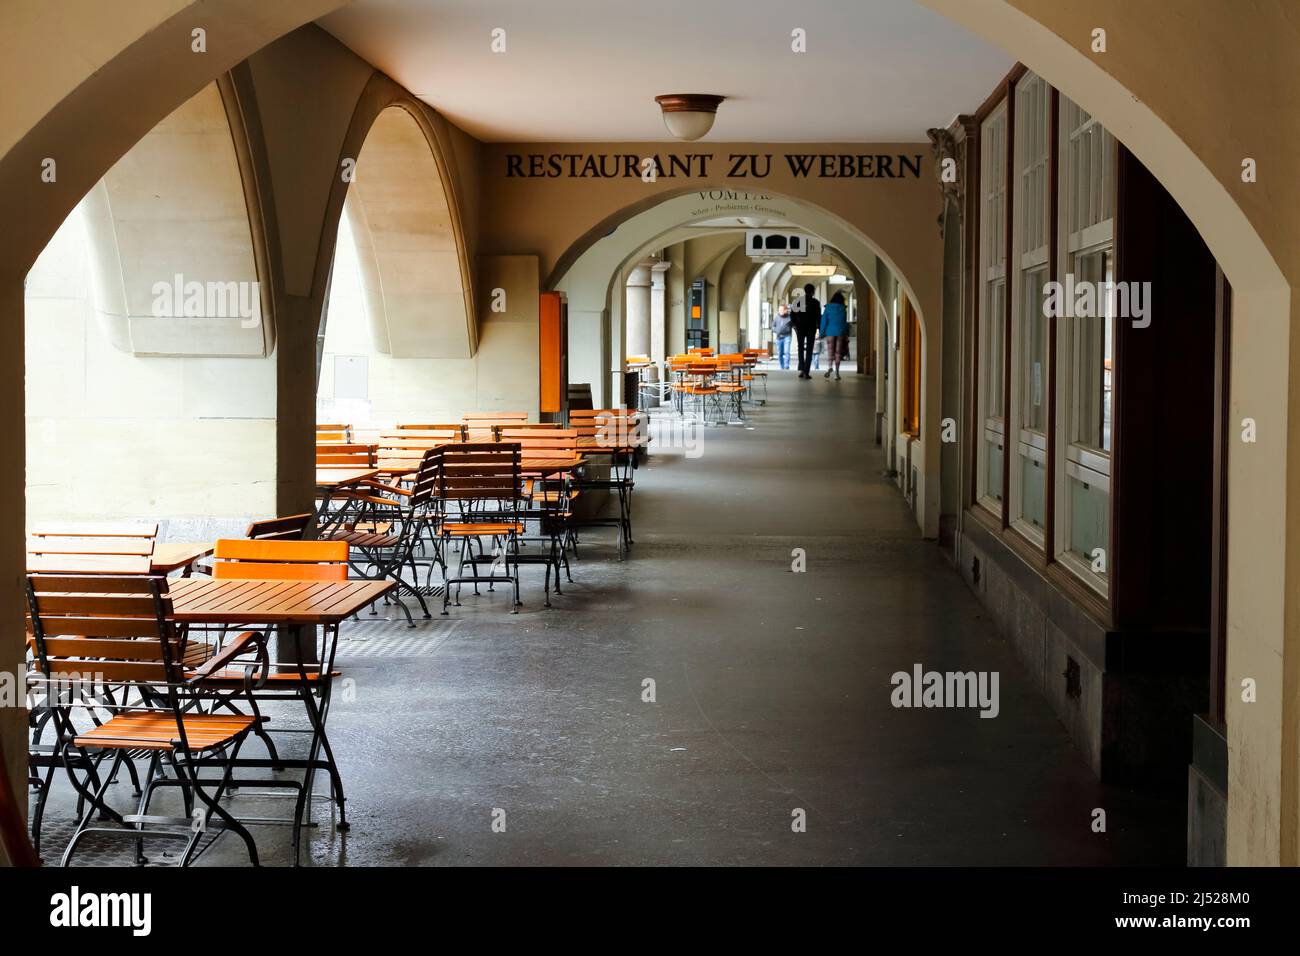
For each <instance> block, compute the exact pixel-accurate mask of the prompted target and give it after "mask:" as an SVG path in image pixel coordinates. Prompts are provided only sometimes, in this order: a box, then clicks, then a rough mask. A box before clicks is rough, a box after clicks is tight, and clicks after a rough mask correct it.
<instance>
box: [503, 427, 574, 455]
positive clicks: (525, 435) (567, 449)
mask: <svg viewBox="0 0 1300 956" xmlns="http://www.w3.org/2000/svg"><path fill="white" fill-rule="evenodd" d="M497 439H498V440H499V441H502V442H518V444H519V448H520V454H521V455H524V454H528V453H530V452H532V453H540V454H538V455H536V457H547V458H563V457H564V456H566V455H576V454H577V453H578V429H576V428H561V427H560V426H559V425H555V426H553V427H551V428H502V429H500V431H499V432H498V434H497Z"/></svg>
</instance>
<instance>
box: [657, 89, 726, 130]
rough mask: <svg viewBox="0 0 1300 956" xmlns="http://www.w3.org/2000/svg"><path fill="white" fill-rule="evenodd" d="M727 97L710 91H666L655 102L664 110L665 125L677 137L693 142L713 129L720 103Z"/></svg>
mask: <svg viewBox="0 0 1300 956" xmlns="http://www.w3.org/2000/svg"><path fill="white" fill-rule="evenodd" d="M724 99H726V97H723V96H714V95H712V94H710V93H666V94H664V95H663V96H656V97H655V102H656V103H658V104H659V109H660V110H662V111H663V115H664V125H665V126H667V127H668V132H670V133H672V134H673V136H674V137H675V138H676V139H683V140H686V141H687V142H692V141H694V140H697V139H699V138H700V137H701V136H703V135H705V134H706V133H708V131H709V130H711V129H713V120H714V117H715V116H716V115H717V112H718V104H719V103H721V102H722V101H723V100H724Z"/></svg>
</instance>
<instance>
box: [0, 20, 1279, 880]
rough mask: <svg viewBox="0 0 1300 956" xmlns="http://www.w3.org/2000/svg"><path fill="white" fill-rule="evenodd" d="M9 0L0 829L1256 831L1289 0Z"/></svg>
mask: <svg viewBox="0 0 1300 956" xmlns="http://www.w3.org/2000/svg"><path fill="white" fill-rule="evenodd" d="M19 6H20V7H21V13H20V14H19V15H16V16H12V17H9V18H8V19H7V20H6V27H7V29H6V30H4V31H0V46H2V47H3V48H4V53H5V55H4V56H0V86H2V87H3V88H4V89H6V90H8V91H12V93H11V95H8V96H6V97H4V98H3V103H0V221H4V222H5V223H6V226H7V231H6V234H5V238H4V239H3V241H2V242H0V304H2V305H3V309H0V313H2V314H3V315H5V316H7V317H8V321H9V322H10V328H9V329H8V332H9V333H10V344H11V346H12V347H9V348H5V349H0V411H2V412H3V413H4V414H5V416H6V419H7V420H8V421H9V422H11V423H12V425H13V429H12V431H13V435H12V441H11V443H10V447H9V457H10V459H11V460H10V461H9V465H10V467H9V468H7V469H0V503H3V504H2V505H0V514H3V517H4V518H5V521H4V522H3V526H4V527H5V528H7V529H8V534H7V535H0V625H2V626H0V745H2V746H0V837H2V838H3V839H2V840H0V859H3V860H13V861H17V862H20V863H24V864H31V863H34V862H36V861H37V857H38V856H39V858H40V859H39V862H43V863H44V865H47V866H51V865H54V864H58V863H60V862H62V863H65V864H68V865H76V864H81V863H96V862H99V863H106V862H116V863H131V862H135V861H136V860H135V853H134V848H135V844H136V841H137V840H140V841H141V842H145V841H144V839H143V837H142V834H143V835H144V836H147V837H148V839H149V840H153V839H155V838H156V839H157V841H158V842H159V843H163V844H165V843H167V842H168V841H170V842H171V844H172V845H171V850H172V851H175V852H168V851H163V852H161V853H155V851H154V849H153V848H152V847H151V848H150V851H149V862H152V863H176V864H180V865H186V864H190V863H197V864H200V865H202V866H211V865H214V864H223V863H225V864H231V865H244V864H246V863H257V862H261V863H268V862H269V863H273V864H280V865H291V864H293V863H294V862H297V861H299V860H301V861H302V862H311V863H314V864H315V865H319V866H333V865H339V866H342V865H347V864H357V863H360V864H369V863H374V864H435V865H444V864H457V863H490V864H494V863H501V864H514V863H520V864H572V863H610V864H629V865H630V864H729V863H736V864H743V863H753V864H799V863H802V864H882V865H895V864H903V865H906V864H925V863H929V864H1025V865H1033V864H1089V865H1131V864H1179V863H1186V864H1188V865H1190V866H1225V865H1255V866H1277V865H1283V866H1285V865H1295V864H1297V863H1300V503H1298V502H1300V453H1297V452H1296V450H1295V449H1296V448H1298V447H1300V388H1297V387H1296V386H1295V378H1296V377H1295V376H1293V375H1292V374H1291V373H1292V372H1293V371H1295V372H1296V373H1297V375H1300V336H1298V335H1296V334H1295V330H1296V329H1297V328H1300V304H1297V303H1300V295H1298V294H1297V290H1300V220H1297V219H1296V217H1295V215H1294V213H1295V210H1296V209H1297V208H1300V193H1298V192H1297V190H1300V184H1298V181H1296V180H1295V179H1294V177H1291V176H1289V175H1287V174H1286V172H1285V171H1286V170H1288V169H1289V168H1290V167H1291V164H1292V160H1293V158H1294V155H1295V153H1296V150H1297V149H1298V148H1300V144H1297V143H1296V142H1295V141H1294V140H1295V123H1294V108H1293V107H1294V103H1295V102H1296V101H1297V98H1298V97H1300V93H1298V91H1297V83H1300V79H1298V78H1297V76H1296V74H1295V71H1294V69H1293V68H1292V67H1293V64H1294V59H1295V56H1294V55H1295V50H1296V48H1297V47H1298V46H1300V34H1298V33H1297V23H1296V18H1295V15H1294V10H1293V9H1292V7H1293V6H1294V4H1290V5H1289V4H1287V3H1278V2H1273V3H1257V4H1253V5H1251V10H1250V11H1249V15H1246V14H1245V13H1243V12H1242V10H1241V9H1240V8H1241V6H1242V5H1241V4H1239V3H1236V2H1234V0H1199V2H1198V3H1197V11H1198V16H1197V17H1195V18H1193V17H1189V16H1184V15H1183V13H1182V11H1181V5H1180V4H1179V3H1177V2H1175V0H1149V2H1144V3H1141V4H1134V3H1131V2H1129V0H1090V2H1089V3H1088V4H1069V3H1063V2H1058V0H855V2H853V3H848V2H843V0H806V2H805V3H803V4H795V5H792V4H789V3H786V2H782V0H745V2H743V3H742V2H739V0H716V2H712V3H707V4H701V3H699V2H697V0H663V2H661V3H659V4H657V5H655V7H654V10H653V11H647V10H644V9H643V6H644V5H642V4H637V3H632V2H610V0H547V2H546V3H521V2H518V0H278V2H276V3H274V4H266V3H265V2H264V0H153V2H149V3H143V2H136V3H118V4H103V3H102V2H97V0H62V2H60V3H58V4H48V3H44V4H42V3H39V2H35V0H24V2H22V3H20V4H19ZM678 84H680V85H678ZM1062 290H1064V291H1065V294H1066V296H1067V297H1068V298H1069V300H1070V301H1067V302H1064V303H1062V302H1061V301H1060V299H1059V296H1058V293H1059V292H1060V291H1062ZM1116 290H1121V291H1122V293H1123V294H1122V295H1114V294H1112V293H1114V292H1115V291H1116ZM841 361H843V363H844V364H843V366H842V367H841ZM796 368H798V369H800V370H801V372H800V374H799V375H798V376H796V371H795V369H796ZM813 369H815V371H813ZM634 463H635V467H633V464H634ZM20 545H21V546H20ZM480 592H481V593H480ZM141 638H143V639H144V640H139V639H141ZM67 674H71V675H72V677H73V678H75V679H73V680H71V684H72V686H73V687H74V689H75V691H76V693H74V694H72V695H70V696H69V695H61V691H60V690H59V689H60V687H62V686H63V684H65V683H68V682H67V681H64V680H63V677H65V676H66V675H67ZM263 718H265V719H263ZM191 738H192V739H191ZM273 744H274V746H273ZM277 746H278V747H279V748H280V749H279V750H278V751H277V750H276V749H275V747H277ZM286 759H287V760H288V764H287V765H286V764H285V763H284V760H286ZM218 770H219V771H220V772H218ZM205 774H211V776H205ZM232 781H233V782H232ZM137 785H141V789H142V791H143V793H142V795H141V794H137V793H136V792H135V790H136V786H137ZM265 787H278V788H280V789H281V790H282V791H283V792H282V793H281V794H280V797H284V796H286V795H289V796H293V797H294V798H295V799H294V800H292V801H291V800H284V799H280V798H277V797H274V796H270V795H266V794H264V793H263V792H262V789H263V788H265ZM231 788H233V790H234V792H233V793H231V792H228V790H230V789H231ZM101 791H102V792H101ZM155 791H157V792H156V793H155ZM209 791H211V792H209ZM345 793H346V800H345V799H344V795H345ZM187 797H188V798H189V799H188V801H187V799H186V798H187ZM105 801H107V802H105ZM195 801H198V805H197V808H196V806H195V805H194V804H195ZM309 806H310V808H311V812H310V814H309V813H308V812H307V809H306V808H307V807H309ZM343 811H346V816H347V820H346V821H345V820H343V819H342V816H343ZM336 814H337V815H338V817H339V819H338V821H337V822H338V823H339V824H340V825H339V826H337V827H336V826H334V823H335V815H336ZM268 817H276V818H280V819H279V820H278V823H279V824H281V825H278V826H273V825H272V824H271V823H269V822H268V820H267V819H266V818H268ZM308 819H311V820H314V825H313V826H311V827H310V828H307V829H306V830H305V832H301V833H300V831H301V830H302V825H303V823H304V821H306V820H308ZM100 824H103V826H100ZM348 824H350V827H349V826H348ZM96 831H112V833H111V835H108V834H105V833H103V832H96ZM300 836H301V839H300ZM295 851H299V852H295Z"/></svg>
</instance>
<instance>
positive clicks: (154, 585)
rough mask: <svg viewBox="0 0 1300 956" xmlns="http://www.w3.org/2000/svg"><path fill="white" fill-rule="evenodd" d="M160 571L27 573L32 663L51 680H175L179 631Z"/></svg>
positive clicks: (180, 655) (180, 662) (180, 660)
mask: <svg viewBox="0 0 1300 956" xmlns="http://www.w3.org/2000/svg"><path fill="white" fill-rule="evenodd" d="M166 587H167V580H166V578H161V577H113V576H105V575H96V576H85V577H82V576H70V575H55V574H29V575H28V576H27V604H28V614H29V616H30V624H31V642H32V647H33V649H34V650H35V652H36V665H37V669H38V670H39V672H40V673H41V674H44V675H46V676H47V677H49V678H50V679H51V680H56V679H57V680H62V681H75V682H83V683H87V684H89V683H95V682H98V681H100V680H103V681H110V682H114V683H117V682H123V683H144V684H151V685H175V684H178V683H180V682H181V680H182V678H183V674H182V672H183V668H184V646H183V645H184V638H183V634H182V633H181V632H179V631H178V630H177V628H176V627H175V626H174V624H173V621H172V605H171V600H170V598H169V597H168V596H167V594H166Z"/></svg>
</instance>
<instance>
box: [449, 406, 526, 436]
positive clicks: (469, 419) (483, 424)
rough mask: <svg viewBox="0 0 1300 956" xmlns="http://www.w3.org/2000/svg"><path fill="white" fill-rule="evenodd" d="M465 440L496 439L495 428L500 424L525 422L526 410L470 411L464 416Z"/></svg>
mask: <svg viewBox="0 0 1300 956" xmlns="http://www.w3.org/2000/svg"><path fill="white" fill-rule="evenodd" d="M463 420H464V422H465V440H466V441H470V440H478V441H482V440H483V439H485V438H486V439H490V440H493V441H495V440H496V430H497V429H498V428H500V427H501V426H507V427H513V426H517V425H523V424H526V423H527V421H528V413H527V412H470V413H469V414H467V415H465V416H464V419H463Z"/></svg>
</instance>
